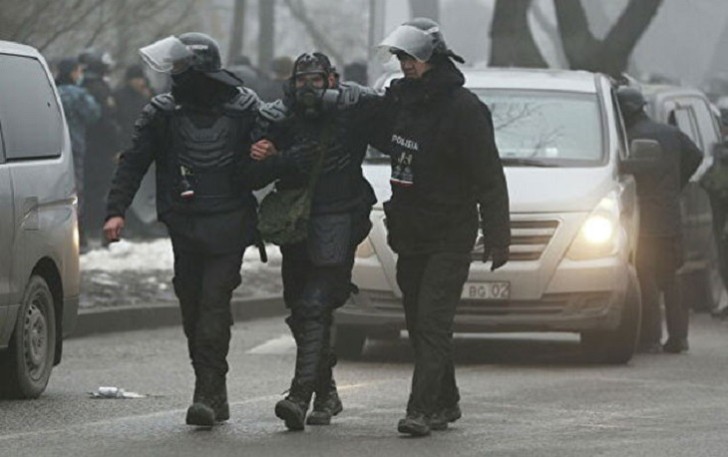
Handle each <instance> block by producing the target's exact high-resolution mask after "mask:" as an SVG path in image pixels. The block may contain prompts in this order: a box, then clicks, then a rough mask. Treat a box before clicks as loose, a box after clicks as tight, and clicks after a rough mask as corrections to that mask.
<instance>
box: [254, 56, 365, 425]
mask: <svg viewBox="0 0 728 457" xmlns="http://www.w3.org/2000/svg"><path fill="white" fill-rule="evenodd" d="M286 90H287V94H286V96H285V98H284V100H282V101H278V102H275V103H273V104H270V105H266V106H264V107H263V108H262V109H261V118H260V122H261V124H262V130H261V134H260V135H261V137H263V138H264V139H263V140H261V141H260V142H258V143H256V144H255V145H254V146H253V148H252V151H251V155H252V156H253V157H255V158H257V159H264V158H265V161H266V162H267V161H274V162H275V163H276V165H275V168H276V169H277V170H278V172H277V177H278V178H279V179H278V181H277V182H276V188H277V189H278V190H281V189H291V188H301V187H304V186H307V185H308V183H309V180H310V179H311V175H312V174H316V175H317V176H316V177H315V179H316V182H315V185H314V186H313V194H312V200H311V218H310V221H309V226H308V229H307V235H306V239H305V240H304V241H300V242H293V243H290V244H283V245H282V246H281V253H282V256H283V263H282V271H281V273H282V276H283V289H284V292H283V294H284V298H285V303H286V306H287V307H288V308H289V309H290V316H288V318H287V319H286V323H287V324H288V326H289V327H290V329H291V332H292V334H293V336H294V338H295V340H296V344H297V354H296V366H295V373H294V378H293V381H292V383H291V388H290V391H289V393H288V395H287V396H286V398H285V399H283V400H281V401H279V402H278V403H277V404H276V406H275V414H276V416H278V417H279V418H280V419H282V420H284V421H285V424H286V427H288V428H289V429H291V430H303V428H304V426H305V424H309V425H326V424H329V423H330V421H331V417H332V416H334V415H336V414H338V413H339V412H341V410H342V404H341V400H340V399H339V396H338V393H337V390H336V383H335V382H334V378H333V373H332V368H333V366H334V365H335V364H336V356H335V355H334V354H333V352H332V350H331V343H330V332H331V330H330V328H331V324H332V319H333V318H332V313H333V311H334V310H335V309H336V308H338V307H340V306H342V305H343V304H344V303H345V302H346V300H347V299H348V297H349V295H350V293H351V292H352V288H353V286H352V284H351V270H352V267H353V264H354V253H355V250H356V247H357V245H358V244H359V243H360V242H361V241H362V240H363V239H364V238H365V237H366V236H367V234H368V233H369V229H370V228H371V223H370V222H369V212H370V210H371V207H372V205H373V204H374V203H375V197H374V192H373V190H372V188H371V186H370V185H369V183H368V182H367V181H366V180H365V179H364V177H363V175H362V171H361V163H362V161H363V159H364V155H365V153H366V148H367V142H368V136H367V131H368V126H369V122H368V120H367V119H368V118H369V117H370V116H373V115H374V114H375V113H376V107H377V103H378V99H379V97H377V96H376V94H374V93H373V92H372V91H370V90H368V89H365V88H362V87H360V86H357V85H354V84H347V85H339V84H338V82H337V78H336V74H335V70H334V68H333V67H332V65H331V63H330V61H329V59H328V57H327V56H326V55H324V54H321V53H312V54H310V53H306V54H302V55H301V56H299V57H298V58H297V59H296V61H295V63H294V68H293V75H292V77H291V78H290V80H289V83H288V87H287V89H286ZM272 154H275V155H273V156H272V157H271V155H272ZM320 154H322V155H320ZM267 157H268V158H267ZM317 160H320V162H319V166H318V167H317V166H316V165H315V163H316V162H317ZM316 168H318V169H317V170H316V171H314V169H316ZM264 207H265V202H263V205H262V206H261V218H263V216H264V215H263V214H262V212H263V211H264V209H265V208H264ZM313 394H315V400H314V404H313V411H312V412H311V414H310V415H309V416H308V418H306V413H307V411H308V408H309V403H310V401H311V398H312V396H313Z"/></svg>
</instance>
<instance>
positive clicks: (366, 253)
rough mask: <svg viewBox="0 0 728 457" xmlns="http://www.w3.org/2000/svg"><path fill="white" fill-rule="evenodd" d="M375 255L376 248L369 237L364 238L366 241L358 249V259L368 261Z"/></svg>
mask: <svg viewBox="0 0 728 457" xmlns="http://www.w3.org/2000/svg"><path fill="white" fill-rule="evenodd" d="M373 255H374V246H372V242H371V241H369V237H366V238H364V241H362V242H361V243H359V246H357V248H356V257H357V258H359V259H366V258H369V257H371V256H373Z"/></svg>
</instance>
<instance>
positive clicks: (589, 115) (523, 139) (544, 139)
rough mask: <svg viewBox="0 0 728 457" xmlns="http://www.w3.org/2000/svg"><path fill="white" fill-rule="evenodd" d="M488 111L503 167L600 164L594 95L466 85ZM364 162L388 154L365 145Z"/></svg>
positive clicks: (599, 129) (379, 159) (599, 125)
mask: <svg viewBox="0 0 728 457" xmlns="http://www.w3.org/2000/svg"><path fill="white" fill-rule="evenodd" d="M470 90H472V91H473V92H474V93H475V94H476V95H477V96H478V97H479V98H480V99H481V100H482V101H483V102H484V103H485V104H487V105H488V107H489V108H490V110H491V113H492V114H493V125H494V127H495V139H496V144H497V145H498V151H499V152H500V156H501V160H502V161H503V164H504V165H505V166H511V167H583V166H596V165H599V164H601V163H602V162H603V159H604V146H603V144H604V143H603V138H602V123H601V117H600V108H599V103H598V100H597V95H596V94H579V93H566V92H553V91H533V90H532V91H528V90H512V89H510V90H493V89H479V88H472V87H471V88H470ZM367 161H368V162H370V163H377V162H379V163H388V162H389V158H388V157H387V156H385V155H384V154H382V153H381V152H379V151H377V150H375V149H373V148H369V151H368V152H367Z"/></svg>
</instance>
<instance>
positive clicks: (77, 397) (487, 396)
mask: <svg viewBox="0 0 728 457" xmlns="http://www.w3.org/2000/svg"><path fill="white" fill-rule="evenodd" d="M691 344H692V349H691V351H690V353H689V354H687V355H678V356H676V355H667V354H662V355H649V356H648V355H641V356H638V357H636V358H635V359H634V360H633V361H632V362H631V363H630V364H629V365H627V366H621V367H608V366H594V365H590V364H588V363H585V362H584V361H583V360H582V359H581V357H580V356H579V353H578V347H577V344H576V340H575V339H574V338H569V337H567V338H553V337H552V338H551V339H549V340H544V338H543V337H538V336H537V337H534V336H532V335H526V336H518V337H514V336H506V337H504V336H501V337H497V338H496V337H492V336H491V337H487V338H471V337H463V338H458V339H457V342H456V346H455V350H456V352H457V354H458V378H459V382H460V386H461V392H462V396H463V400H462V403H461V405H462V409H463V413H464V416H463V418H462V419H461V420H460V421H458V422H457V423H456V424H455V425H454V426H453V427H451V428H450V429H449V430H447V431H445V432H434V433H433V435H432V436H430V437H427V438H419V439H412V438H403V437H401V436H399V435H398V434H397V432H396V430H395V426H396V422H397V420H398V419H399V418H400V417H401V415H402V413H403V410H404V406H405V402H406V394H407V390H408V386H409V379H410V375H411V365H410V363H409V360H410V352H409V348H408V346H407V342H406V340H404V339H402V340H400V341H397V342H374V343H371V344H369V345H368V346H367V348H366V351H365V356H364V358H363V359H362V360H361V361H356V362H352V361H343V362H341V363H340V365H339V366H338V367H337V378H338V380H339V384H340V386H341V394H342V398H343V401H344V407H345V410H344V412H343V413H342V414H341V415H340V416H339V417H337V418H336V420H335V424H334V425H331V426H329V427H318V428H315V427H308V428H307V429H306V431H304V432H287V431H285V428H284V426H283V424H282V423H281V422H279V421H278V420H277V419H276V418H275V416H274V414H273V405H274V404H275V402H276V401H277V400H278V399H280V398H281V395H280V394H281V392H283V391H284V390H285V389H286V388H287V386H288V383H289V381H290V377H291V374H292V366H293V360H294V347H293V342H292V340H291V339H290V337H288V336H287V329H286V327H285V326H284V324H283V323H282V322H281V320H280V319H266V320H259V321H253V322H244V323H238V324H236V326H235V328H234V336H233V345H232V349H231V355H230V358H229V360H230V364H231V373H230V377H229V392H230V398H231V401H232V404H231V413H232V419H231V421H230V422H228V423H227V424H224V425H222V426H219V427H217V428H215V429H213V430H203V429H196V428H191V427H188V426H186V425H184V412H185V409H186V407H187V406H188V404H189V400H190V397H191V391H192V384H193V379H192V372H191V367H190V366H189V363H188V361H187V355H186V349H185V343H184V339H183V336H182V332H181V330H180V329H179V328H168V329H163V330H154V331H139V332H129V333H121V334H112V335H106V336H98V337H89V338H82V339H77V340H71V341H68V342H67V346H66V348H65V349H66V353H65V358H64V361H63V363H62V364H61V365H60V366H58V367H56V369H55V370H54V373H53V376H52V379H51V383H50V385H49V387H48V390H47V392H46V393H45V394H44V396H43V397H42V398H41V399H39V400H36V401H22V402H21V401H5V402H0V456H2V457H15V456H34V457H41V456H74V457H84V456H104V457H112V456H147V455H148V456H199V455H205V456H206V457H207V456H217V455H230V456H233V455H234V456H297V455H305V456H324V455H335V456H343V455H346V456H367V457H372V456H389V455H395V456H409V455H412V456H415V455H416V456H445V455H447V456H579V457H582V456H620V457H624V456H686V455H689V456H692V457H699V456H725V455H728V451H727V450H726V449H728V382H726V381H728V350H727V349H728V324H726V323H723V322H720V321H715V320H711V319H710V318H709V317H707V316H698V317H697V318H696V319H695V320H694V325H693V328H692V336H691ZM99 386H119V387H123V388H125V389H127V390H131V391H135V392H139V393H144V394H149V395H151V397H149V398H144V399H138V400H108V399H107V400H98V399H91V398H89V396H88V394H87V393H88V392H90V391H92V390H94V389H96V388H98V387H99Z"/></svg>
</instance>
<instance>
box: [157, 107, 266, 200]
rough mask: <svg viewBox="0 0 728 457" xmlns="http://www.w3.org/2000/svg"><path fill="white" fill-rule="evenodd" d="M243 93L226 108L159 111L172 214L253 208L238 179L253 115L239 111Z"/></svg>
mask: <svg viewBox="0 0 728 457" xmlns="http://www.w3.org/2000/svg"><path fill="white" fill-rule="evenodd" d="M245 95H246V94H241V96H239V97H238V98H237V99H236V100H235V101H233V102H232V103H231V104H229V105H225V106H214V107H210V108H207V109H197V108H191V107H187V106H180V105H175V106H174V108H173V109H169V105H168V106H167V108H168V109H165V110H163V111H165V114H166V115H167V127H166V135H165V137H166V140H165V141H164V144H165V145H166V148H165V149H166V151H165V155H166V162H167V167H166V168H167V170H168V172H169V173H170V175H171V176H170V178H171V179H170V180H169V182H170V184H171V185H170V186H169V189H168V191H169V192H170V194H171V195H170V196H169V197H170V198H169V201H170V202H171V204H172V209H173V210H174V211H177V212H182V213H188V214H189V213H192V214H198V213H218V212H225V211H230V210H234V209H236V208H240V207H242V206H246V205H251V206H254V205H255V202H254V198H253V197H252V195H251V194H250V192H249V190H246V187H245V183H243V178H242V171H243V167H244V165H245V164H244V157H245V154H244V151H245V150H246V148H249V146H250V138H249V135H250V128H251V127H252V122H253V116H249V115H247V114H248V113H250V112H251V111H249V110H247V109H241V108H245V107H243V106H242V103H243V102H244V100H243V97H244V96H245ZM167 97H169V98H170V99H171V97H170V96H167ZM167 101H168V102H170V101H171V102H172V103H174V102H173V100H167Z"/></svg>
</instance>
